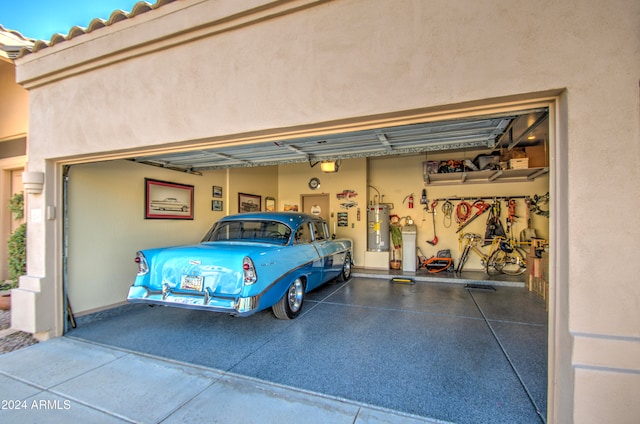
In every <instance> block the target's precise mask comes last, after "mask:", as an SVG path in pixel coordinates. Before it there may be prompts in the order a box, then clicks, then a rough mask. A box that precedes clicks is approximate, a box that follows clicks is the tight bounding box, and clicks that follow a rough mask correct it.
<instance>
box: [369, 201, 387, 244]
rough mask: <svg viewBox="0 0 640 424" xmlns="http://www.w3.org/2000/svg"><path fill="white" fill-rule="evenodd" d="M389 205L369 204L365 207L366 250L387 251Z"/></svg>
mask: <svg viewBox="0 0 640 424" xmlns="http://www.w3.org/2000/svg"><path fill="white" fill-rule="evenodd" d="M390 238H391V234H390V232H389V206H387V205H371V206H369V207H368V208H367V250H368V251H370V252H388V251H389V248H390V243H389V240H390Z"/></svg>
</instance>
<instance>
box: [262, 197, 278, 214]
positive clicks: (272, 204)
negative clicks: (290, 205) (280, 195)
mask: <svg viewBox="0 0 640 424" xmlns="http://www.w3.org/2000/svg"><path fill="white" fill-rule="evenodd" d="M264 210H265V211H267V212H275V211H276V199H275V197H265V199H264Z"/></svg>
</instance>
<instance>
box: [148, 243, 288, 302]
mask: <svg viewBox="0 0 640 424" xmlns="http://www.w3.org/2000/svg"><path fill="white" fill-rule="evenodd" d="M281 248H283V246H279V245H272V244H266V243H264V244H263V243H259V244H258V243H240V242H207V243H200V244H196V245H190V246H179V247H168V248H164V249H149V250H143V251H142V252H143V254H144V255H145V257H146V259H147V263H148V265H149V274H150V281H149V285H150V287H149V288H150V289H155V290H161V289H162V286H163V284H166V285H168V286H169V287H170V288H171V289H172V290H179V289H180V288H181V286H180V285H181V282H182V281H183V276H202V277H203V279H204V289H205V290H206V289H207V288H208V289H209V291H210V292H211V294H214V293H215V294H224V295H237V294H239V293H240V290H241V289H242V281H243V270H242V261H243V259H244V257H246V256H249V257H251V258H252V259H253V260H255V259H256V258H259V257H260V256H262V255H264V254H266V253H267V252H269V251H273V250H274V249H275V250H277V249H281Z"/></svg>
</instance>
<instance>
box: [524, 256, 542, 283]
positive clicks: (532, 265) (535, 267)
mask: <svg viewBox="0 0 640 424" xmlns="http://www.w3.org/2000/svg"><path fill="white" fill-rule="evenodd" d="M527 268H528V269H529V275H532V276H534V277H537V278H542V259H540V258H537V257H535V256H531V255H528V256H527Z"/></svg>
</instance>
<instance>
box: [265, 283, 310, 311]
mask: <svg viewBox="0 0 640 424" xmlns="http://www.w3.org/2000/svg"><path fill="white" fill-rule="evenodd" d="M303 302H304V282H303V281H302V280H301V279H300V278H296V280H295V281H294V282H293V283H291V285H290V286H289V289H288V290H287V292H286V293H285V294H284V296H282V298H281V299H280V300H279V301H278V303H276V304H275V305H273V307H272V308H271V309H272V310H273V314H274V315H275V316H276V318H278V319H294V318H295V317H297V316H298V315H299V314H300V311H301V310H302V303H303Z"/></svg>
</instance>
